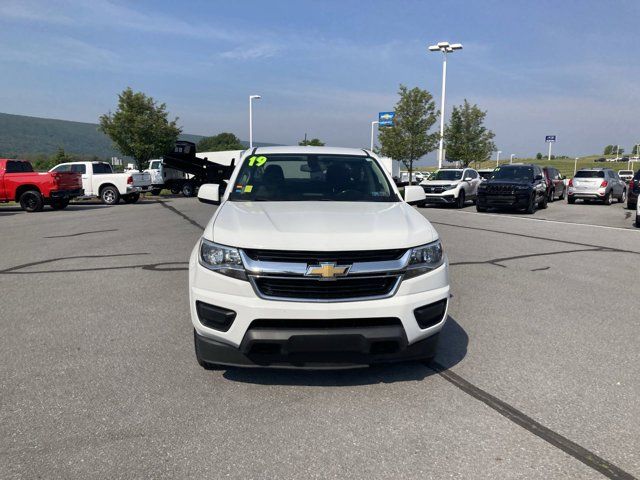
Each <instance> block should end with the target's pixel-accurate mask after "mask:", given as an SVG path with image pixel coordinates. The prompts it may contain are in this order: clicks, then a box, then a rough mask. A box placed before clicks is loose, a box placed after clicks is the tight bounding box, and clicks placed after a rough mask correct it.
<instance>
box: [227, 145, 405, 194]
mask: <svg viewBox="0 0 640 480" xmlns="http://www.w3.org/2000/svg"><path fill="white" fill-rule="evenodd" d="M229 200H233V201H270V202H284V201H305V200H313V201H343V202H397V201H398V200H399V199H398V196H397V195H396V194H395V192H394V191H393V190H392V189H391V186H390V185H389V182H388V180H387V177H386V176H385V174H384V173H383V172H382V170H381V168H380V166H379V165H378V163H377V162H376V161H375V160H374V159H372V158H370V157H351V156H345V155H288V154H277V155H266V156H265V155H254V156H250V157H247V158H245V160H244V163H243V164H242V167H241V168H240V172H239V173H238V177H237V178H236V181H235V184H234V185H233V186H232V189H231V193H230V195H229Z"/></svg>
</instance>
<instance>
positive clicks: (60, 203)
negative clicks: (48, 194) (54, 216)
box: [51, 199, 69, 210]
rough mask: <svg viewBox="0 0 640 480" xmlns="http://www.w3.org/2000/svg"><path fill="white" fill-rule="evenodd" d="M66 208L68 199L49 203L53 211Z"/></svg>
mask: <svg viewBox="0 0 640 480" xmlns="http://www.w3.org/2000/svg"><path fill="white" fill-rule="evenodd" d="M68 206H69V199H62V200H52V201H51V208H53V209H54V210H64V209H65V208H67V207H68Z"/></svg>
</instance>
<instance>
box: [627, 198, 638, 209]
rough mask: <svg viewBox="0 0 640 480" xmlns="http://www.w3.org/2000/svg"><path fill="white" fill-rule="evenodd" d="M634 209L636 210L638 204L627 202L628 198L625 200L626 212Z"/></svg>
mask: <svg viewBox="0 0 640 480" xmlns="http://www.w3.org/2000/svg"><path fill="white" fill-rule="evenodd" d="M636 208H638V204H637V203H631V202H630V201H629V198H627V209H628V210H635V209H636Z"/></svg>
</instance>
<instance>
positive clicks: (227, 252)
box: [200, 238, 247, 280]
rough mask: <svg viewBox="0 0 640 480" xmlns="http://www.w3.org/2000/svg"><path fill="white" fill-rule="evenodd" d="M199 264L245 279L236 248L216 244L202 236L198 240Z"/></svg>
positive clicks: (245, 275) (245, 274)
mask: <svg viewBox="0 0 640 480" xmlns="http://www.w3.org/2000/svg"><path fill="white" fill-rule="evenodd" d="M200 265H202V266H203V267H205V268H208V269H209V270H213V271H215V272H218V273H220V274H222V275H227V276H229V277H233V278H237V279H239V280H247V273H246V272H245V270H244V265H243V264H242V259H241V258H240V252H239V251H238V249H237V248H233V247H227V246H226V245H218V244H217V243H213V242H210V241H209V240H205V239H204V238H203V239H202V241H201V242H200Z"/></svg>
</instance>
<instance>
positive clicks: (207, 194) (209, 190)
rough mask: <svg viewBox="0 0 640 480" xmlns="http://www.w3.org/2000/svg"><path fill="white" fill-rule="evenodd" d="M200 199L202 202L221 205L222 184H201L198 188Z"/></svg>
mask: <svg viewBox="0 0 640 480" xmlns="http://www.w3.org/2000/svg"><path fill="white" fill-rule="evenodd" d="M198 200H200V201H201V202H202V203H209V204H211V205H220V185H218V184H217V183H205V184H204V185H200V189H199V190H198Z"/></svg>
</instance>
